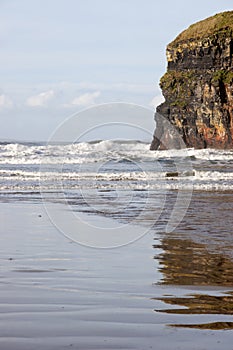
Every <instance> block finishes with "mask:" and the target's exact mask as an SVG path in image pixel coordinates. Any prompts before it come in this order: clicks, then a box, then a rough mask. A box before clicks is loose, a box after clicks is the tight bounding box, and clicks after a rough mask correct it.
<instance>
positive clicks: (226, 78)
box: [212, 69, 233, 84]
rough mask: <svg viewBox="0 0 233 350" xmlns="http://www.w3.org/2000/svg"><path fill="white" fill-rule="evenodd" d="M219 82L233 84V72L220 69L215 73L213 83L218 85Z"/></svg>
mask: <svg viewBox="0 0 233 350" xmlns="http://www.w3.org/2000/svg"><path fill="white" fill-rule="evenodd" d="M219 81H222V82H223V83H226V84H232V83H233V71H232V70H226V69H220V70H217V71H216V72H214V73H213V77H212V82H213V83H217V82H219Z"/></svg>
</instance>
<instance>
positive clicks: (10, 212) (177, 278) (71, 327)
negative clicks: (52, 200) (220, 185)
mask: <svg viewBox="0 0 233 350" xmlns="http://www.w3.org/2000/svg"><path fill="white" fill-rule="evenodd" d="M205 198H206V197H205ZM205 200H207V199H205ZM211 200H212V199H211ZM193 203H194V204H191V209H190V211H189V213H188V217H187V220H188V222H189V224H190V226H189V230H186V231H187V232H190V234H187V235H185V234H184V236H182V235H181V234H180V232H179V234H178V232H177V235H175V234H173V235H172V236H171V235H170V236H169V235H166V236H165V235H164V234H163V233H161V232H160V233H156V232H150V233H148V234H147V235H145V236H144V237H143V238H142V239H140V240H138V241H136V242H134V243H132V244H129V245H127V246H124V247H121V248H116V249H107V250H103V249H93V248H87V247H83V246H80V245H78V244H76V243H74V242H72V241H70V240H69V239H67V238H66V237H64V236H63V235H61V234H60V233H59V232H57V230H56V229H55V228H54V226H53V225H52V224H51V222H50V220H49V218H48V217H47V215H46V213H45V211H44V209H43V206H42V204H41V203H40V202H39V201H38V202H35V203H31V202H15V203H10V202H5V203H1V204H0V213H1V214H0V217H1V221H0V222H1V235H0V246H1V271H0V283H1V288H0V310H1V312H0V349H4V350H16V349H17V350H19V349H20V350H21V349H22V350H29V349H30V350H33V349H43V350H46V349H56V350H58V349H80V350H82V349H83V350H85V349H140V350H142V349H156V350H165V349H166V350H167V349H172V350H176V349H177V350H178V349H180V350H194V349H195V350H197V349H198V350H204V349H211V350H214V349H216V350H217V349H220V348H221V349H230V348H231V342H232V340H231V339H232V329H233V327H232V322H233V318H232V313H233V307H232V306H233V300H232V290H233V288H232V275H233V263H232V259H231V256H230V249H229V252H227V246H226V245H225V248H226V249H225V248H224V246H223V243H222V242H221V237H218V238H219V246H218V245H216V244H215V245H214V244H213V242H212V246H211V244H209V243H210V242H211V240H209V241H208V240H207V236H205V235H204V234H203V235H201V234H200V235H199V238H198V237H197V238H196V241H195V242H194V241H193V240H192V239H191V235H192V234H193V232H192V229H193V230H194V231H195V232H199V233H200V232H201V229H200V227H199V231H197V227H194V226H192V220H191V217H192V215H193V211H194V207H195V200H194V202H193ZM198 203H199V206H200V200H199V201H198ZM203 205H206V203H204V204H203ZM228 207H229V215H230V212H231V211H230V210H231V207H230V206H229V205H228ZM200 208H201V206H200ZM192 210H193V211H192ZM200 212H201V209H200ZM197 214H198V213H195V215H197ZM226 217H227V216H226ZM228 218H229V219H230V216H229V217H228ZM92 220H95V219H94V218H92ZM193 222H195V220H194V219H193ZM199 223H200V221H199ZM183 225H185V222H184V223H183ZM216 225H217V224H216ZM186 228H187V227H186ZM216 230H217V228H216ZM184 232H185V230H184ZM216 232H217V231H216ZM215 241H216V242H217V237H215ZM221 244H222V245H221ZM228 245H229V244H228ZM208 246H209V248H210V249H209V250H208ZM216 247H217V248H219V247H222V248H221V249H222V250H221V251H220V250H219V249H216V250H215V248H216ZM185 253H186V255H185ZM190 257H191V258H190ZM208 276H211V278H210V277H208ZM231 288H232V289H231Z"/></svg>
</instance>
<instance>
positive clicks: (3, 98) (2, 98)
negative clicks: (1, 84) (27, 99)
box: [0, 94, 13, 108]
mask: <svg viewBox="0 0 233 350" xmlns="http://www.w3.org/2000/svg"><path fill="white" fill-rule="evenodd" d="M11 107H13V102H12V100H11V99H10V97H9V96H7V95H4V94H2V95H0V108H11Z"/></svg>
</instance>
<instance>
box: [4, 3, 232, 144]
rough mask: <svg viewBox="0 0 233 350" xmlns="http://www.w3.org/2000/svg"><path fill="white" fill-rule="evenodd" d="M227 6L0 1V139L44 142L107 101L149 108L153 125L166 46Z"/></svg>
mask: <svg viewBox="0 0 233 350" xmlns="http://www.w3.org/2000/svg"><path fill="white" fill-rule="evenodd" d="M227 10H232V0H230V1H228V0H221V2H220V1H219V0H218V1H207V0H196V1H192V2H191V1H188V0H176V1H172V0H163V1H155V0H144V1H142V0H40V1H38V0H33V1H31V0H0V77H1V80H0V124H1V128H0V141H1V140H30V141H34V140H35V141H42V140H43V141H46V140H47V139H48V138H49V137H50V135H51V133H53V131H54V130H55V129H56V128H57V127H58V126H59V125H60V124H61V123H62V122H64V120H66V119H67V118H68V117H69V116H70V115H73V114H74V113H76V112H79V111H81V110H83V109H85V108H89V107H92V108H93V107H95V106H98V105H99V104H103V103H104V104H106V103H112V102H114V103H115V102H125V103H130V104H136V105H140V106H144V107H145V108H147V109H149V110H151V118H150V113H147V114H146V117H145V121H144V123H145V128H146V129H153V127H154V121H153V111H154V107H155V106H156V105H157V104H159V103H160V102H161V101H162V100H163V97H162V95H161V92H160V88H159V80H160V77H161V76H162V75H163V74H164V73H165V71H166V56H165V50H166V45H167V44H168V43H169V42H170V41H172V40H173V39H174V38H175V37H176V36H177V35H178V34H179V33H180V32H181V31H182V30H184V29H186V28H187V27H188V26H189V25H191V24H192V23H194V22H197V21H199V20H201V19H204V18H206V17H209V16H212V15H214V14H216V13H218V12H222V11H227ZM133 119H134V118H133V115H130V116H127V115H126V116H125V122H127V123H131V124H132V123H134V120H133ZM116 122H117V120H116Z"/></svg>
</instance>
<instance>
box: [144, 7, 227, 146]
mask: <svg viewBox="0 0 233 350" xmlns="http://www.w3.org/2000/svg"><path fill="white" fill-rule="evenodd" d="M167 61H168V67H167V72H166V73H165V75H164V76H163V77H162V78H161V81H160V87H161V89H162V92H163V95H164V98H165V102H164V103H162V104H161V105H160V106H158V107H157V110H156V111H157V114H160V115H162V116H163V117H164V118H165V119H166V120H167V121H169V123H171V124H172V125H173V126H174V127H175V129H176V130H177V131H178V133H179V134H180V135H181V138H182V139H183V141H184V143H185V145H186V146H187V147H195V148H206V147H212V148H218V149H225V148H233V11H228V12H223V13H219V14H217V15H215V16H213V17H210V18H207V19H205V20H203V21H200V22H198V23H195V24H193V25H191V26H190V27H189V28H188V29H187V30H185V31H184V32H182V33H181V34H180V35H178V37H177V38H176V39H175V40H174V41H173V42H171V43H170V44H169V45H168V46H167ZM155 119H156V117H155ZM157 126H158V129H159V122H157ZM160 129H161V128H160ZM162 129H163V128H162ZM163 133H164V135H163V136H162V135H160V134H161V130H160V132H159V133H158V132H157V135H156V132H155V136H154V139H153V141H152V144H151V149H152V150H155V149H163V148H165V147H164V145H163V144H162V143H161V142H160V140H161V138H162V137H163V138H165V139H166V137H169V135H166V134H168V133H169V130H166V129H165V130H164V129H163Z"/></svg>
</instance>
